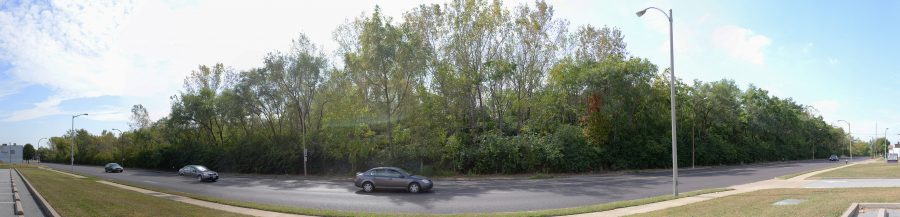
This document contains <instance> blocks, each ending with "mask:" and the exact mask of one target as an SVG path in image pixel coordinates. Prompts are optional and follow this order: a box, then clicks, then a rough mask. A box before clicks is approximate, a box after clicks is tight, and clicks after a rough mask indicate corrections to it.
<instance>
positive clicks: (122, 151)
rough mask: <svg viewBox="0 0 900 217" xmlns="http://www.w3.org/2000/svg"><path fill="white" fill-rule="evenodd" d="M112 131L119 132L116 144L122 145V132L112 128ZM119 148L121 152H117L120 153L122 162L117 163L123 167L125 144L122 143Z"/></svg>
mask: <svg viewBox="0 0 900 217" xmlns="http://www.w3.org/2000/svg"><path fill="white" fill-rule="evenodd" d="M112 130H115V131H119V138H117V139H118V140H119V141H117V142H119V143H122V141H121V140H122V130H119V129H116V128H113V129H112ZM119 146H120V147H119V148H121V149H122V150H121V151H119V152H121V153H122V162H119V163H121V164H122V165H125V144H124V143H122V144H120V145H119ZM123 167H124V166H123Z"/></svg>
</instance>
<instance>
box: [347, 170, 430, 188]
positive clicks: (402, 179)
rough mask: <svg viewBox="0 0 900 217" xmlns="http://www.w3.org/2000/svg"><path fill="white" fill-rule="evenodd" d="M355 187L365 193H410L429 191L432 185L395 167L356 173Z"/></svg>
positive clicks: (420, 177)
mask: <svg viewBox="0 0 900 217" xmlns="http://www.w3.org/2000/svg"><path fill="white" fill-rule="evenodd" d="M353 182H354V184H355V185H356V187H359V188H362V189H363V191H365V192H372V191H374V190H375V189H379V188H380V189H406V190H407V191H409V192H410V193H419V192H423V191H428V190H431V188H432V187H434V183H433V182H431V180H430V179H428V178H427V177H424V176H416V175H412V174H410V173H409V172H406V171H404V170H403V169H400V168H396V167H376V168H372V169H370V170H368V171H366V172H361V173H356V179H355V180H354V181H353Z"/></svg>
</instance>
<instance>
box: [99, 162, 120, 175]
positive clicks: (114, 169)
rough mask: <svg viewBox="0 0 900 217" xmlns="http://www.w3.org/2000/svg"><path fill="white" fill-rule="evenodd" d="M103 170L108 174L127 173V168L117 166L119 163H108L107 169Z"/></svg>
mask: <svg viewBox="0 0 900 217" xmlns="http://www.w3.org/2000/svg"><path fill="white" fill-rule="evenodd" d="M103 170H104V172H107V173H121V172H125V168H122V166H119V164H117V163H108V164H106V167H104V168H103Z"/></svg>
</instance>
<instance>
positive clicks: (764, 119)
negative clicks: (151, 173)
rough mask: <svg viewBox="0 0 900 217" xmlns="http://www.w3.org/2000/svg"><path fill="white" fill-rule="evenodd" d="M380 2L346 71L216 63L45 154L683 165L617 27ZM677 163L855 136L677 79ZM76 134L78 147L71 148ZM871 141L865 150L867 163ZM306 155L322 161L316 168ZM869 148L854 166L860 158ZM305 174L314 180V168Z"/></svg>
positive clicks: (334, 169)
mask: <svg viewBox="0 0 900 217" xmlns="http://www.w3.org/2000/svg"><path fill="white" fill-rule="evenodd" d="M502 4H503V2H502V1H484V0H455V1H452V2H450V3H446V4H430V5H421V6H419V7H417V8H415V9H413V10H410V11H407V13H404V15H403V17H401V18H400V19H394V18H392V17H388V16H385V15H384V14H382V13H381V9H380V8H378V7H376V8H375V10H374V12H373V13H372V14H368V15H363V16H361V17H358V18H356V19H354V20H351V21H349V22H347V23H345V24H344V25H341V26H339V27H338V28H337V30H336V31H335V33H334V39H335V40H336V41H337V43H338V45H339V48H338V50H337V55H336V56H337V57H338V58H337V59H332V58H329V56H327V55H325V54H324V53H325V52H324V51H322V50H321V48H320V47H318V46H317V45H316V44H314V43H313V42H311V41H310V40H309V38H307V37H306V36H305V35H302V34H301V35H300V36H298V37H297V38H296V39H295V40H293V41H292V46H291V49H289V50H288V51H284V52H282V51H273V52H271V53H269V54H268V55H266V57H264V58H263V59H262V61H261V63H260V64H259V65H258V67H256V68H251V69H245V70H234V69H232V68H229V67H226V66H225V64H222V63H219V64H215V65H212V66H206V65H201V66H198V67H197V69H196V70H193V71H192V72H191V73H190V75H189V76H188V77H187V78H185V81H184V90H183V91H182V92H180V93H179V94H177V95H175V96H172V98H171V112H170V113H169V115H168V116H166V117H164V118H162V119H160V120H157V121H155V122H154V121H151V120H149V114H148V113H147V111H146V109H145V108H144V107H143V106H141V105H135V106H134V107H133V108H132V118H131V123H129V126H131V130H130V131H127V132H123V133H122V134H121V135H120V136H119V137H115V135H113V134H111V133H109V132H101V133H100V134H99V135H91V134H89V133H87V132H86V131H84V130H79V131H77V132H75V133H74V134H72V133H69V134H67V135H65V136H63V137H53V138H51V139H50V142H51V144H53V145H52V147H51V148H50V149H49V150H47V151H46V152H45V153H42V154H41V155H42V158H43V159H46V160H50V161H57V162H67V161H68V159H69V156H70V151H69V150H70V148H71V147H72V146H71V145H72V142H73V138H74V142H75V146H74V147H75V151H74V152H75V160H76V161H77V162H78V163H86V164H102V163H105V162H122V163H123V164H124V165H126V166H134V167H147V168H156V169H167V170H174V169H177V168H178V167H180V166H182V165H184V164H204V165H206V166H209V167H211V168H213V169H216V170H220V171H223V172H231V171H237V172H253V173H303V172H305V170H308V171H309V172H311V173H330V174H346V173H350V172H356V171H361V170H365V169H367V168H369V167H373V166H388V165H390V166H399V167H403V168H406V169H407V170H410V171H412V172H416V173H426V174H452V173H456V174H471V173H534V172H541V173H552V172H590V171H601V170H620V169H643V168H666V167H671V158H670V156H671V142H672V141H671V139H672V138H671V125H670V124H671V122H670V120H671V116H670V114H671V113H670V112H671V111H670V98H669V96H670V95H669V94H670V86H669V85H670V84H669V82H670V78H669V77H668V76H669V74H668V73H667V72H668V71H667V70H666V69H663V70H660V69H659V68H658V67H657V66H656V65H654V64H653V63H650V62H649V61H648V60H647V59H643V58H640V57H634V56H629V54H628V51H627V49H626V45H625V43H624V36H623V34H622V32H621V31H620V30H619V29H617V28H615V27H607V26H603V27H599V28H598V27H593V26H580V27H577V28H573V29H574V31H572V32H571V33H570V29H569V27H568V24H567V23H568V22H567V21H565V20H562V19H559V18H558V17H555V14H554V12H555V11H554V9H553V7H552V6H551V5H549V4H547V3H546V2H543V1H537V2H535V3H534V4H532V5H527V4H523V5H519V6H517V7H504V6H503V5H502ZM674 86H675V89H676V96H675V101H676V103H677V109H676V111H677V113H676V114H677V119H678V132H679V133H678V138H677V139H678V141H677V142H678V146H679V147H678V150H679V152H678V153H677V154H678V157H679V165H688V164H697V165H720V164H740V163H752V162H764V161H776V160H796V159H810V158H823V157H827V156H830V155H831V154H833V153H845V152H842V151H843V150H845V147H846V146H847V144H848V143H849V141H848V139H849V138H848V136H847V134H845V133H844V132H843V131H842V130H841V129H840V128H836V127H833V126H831V125H829V124H827V123H825V122H824V121H823V120H822V117H821V116H818V115H815V113H814V112H811V109H810V108H809V107H808V106H804V105H800V104H798V103H796V102H794V101H793V100H792V99H790V98H788V99H781V98H778V97H775V96H771V95H769V93H768V92H767V91H765V90H762V89H759V88H757V87H755V86H750V87H748V88H745V89H742V88H740V87H738V86H737V85H736V84H735V82H734V81H730V80H722V81H716V82H709V83H703V82H699V81H694V82H693V84H685V83H683V82H682V81H675V84H674ZM73 135H74V137H73ZM865 146H866V145H865V144H863V145H862V146H860V147H858V148H854V151H855V152H858V153H865V152H868V151H870V150H871V149H867V148H866V147H865ZM304 150H307V151H308V154H309V155H308V158H304ZM858 153H855V155H858ZM305 159H308V161H306V165H307V168H304V166H303V165H304V160H305Z"/></svg>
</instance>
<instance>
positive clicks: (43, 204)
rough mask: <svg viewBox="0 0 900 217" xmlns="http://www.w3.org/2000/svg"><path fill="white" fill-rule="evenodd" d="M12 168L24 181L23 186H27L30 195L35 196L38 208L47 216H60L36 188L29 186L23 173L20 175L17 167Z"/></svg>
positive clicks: (29, 183)
mask: <svg viewBox="0 0 900 217" xmlns="http://www.w3.org/2000/svg"><path fill="white" fill-rule="evenodd" d="M13 169H14V170H16V174H19V178H22V182H24V183H25V188H27V189H28V191H29V192H31V195H32V196H35V197H37V201H36V202H37V205H38V208H40V209H41V211H42V212H44V215H48V216H52V217H61V216H60V215H59V213H58V212H56V209H53V206H50V203H49V202H47V200H45V199H44V196H41V193H40V192H38V191H37V189H35V188H34V187H32V186H31V182H28V179H27V178H25V175H22V173H21V172H19V169H16V168H13Z"/></svg>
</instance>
